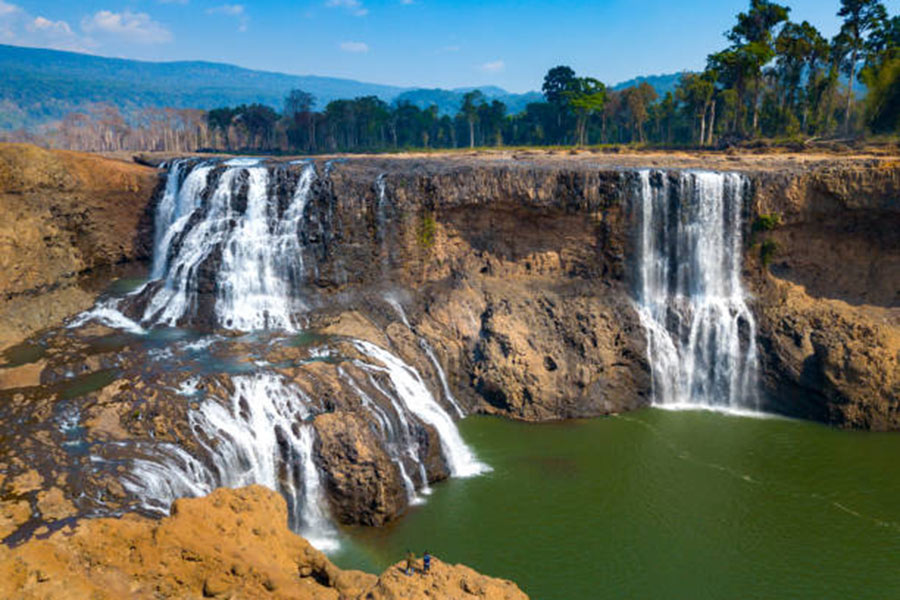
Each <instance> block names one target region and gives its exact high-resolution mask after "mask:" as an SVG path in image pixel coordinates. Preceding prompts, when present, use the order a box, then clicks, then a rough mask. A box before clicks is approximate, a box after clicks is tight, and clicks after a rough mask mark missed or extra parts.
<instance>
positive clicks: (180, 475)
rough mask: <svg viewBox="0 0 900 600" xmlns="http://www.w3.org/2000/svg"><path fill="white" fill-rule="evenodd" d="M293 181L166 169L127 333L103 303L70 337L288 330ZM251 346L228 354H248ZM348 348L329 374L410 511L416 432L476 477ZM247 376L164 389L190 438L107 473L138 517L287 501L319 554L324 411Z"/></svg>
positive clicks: (136, 450)
mask: <svg viewBox="0 0 900 600" xmlns="http://www.w3.org/2000/svg"><path fill="white" fill-rule="evenodd" d="M296 171H299V175H293V174H292V172H291V169H290V168H287V167H284V166H281V165H272V164H269V163H266V162H265V161H261V160H258V159H249V158H241V159H231V160H228V161H224V162H223V161H215V160H207V161H197V160H192V159H185V160H176V161H174V162H173V163H172V164H171V166H170V171H169V179H168V181H167V182H166V186H165V188H164V191H163V193H162V195H161V197H160V201H159V203H158V205H157V210H156V215H155V225H156V230H155V232H154V255H153V267H152V271H151V280H150V282H148V283H147V284H145V286H144V287H142V288H141V289H140V290H137V291H135V292H132V294H130V295H129V296H128V297H127V298H128V299H129V300H130V301H131V303H130V305H129V308H130V310H126V312H128V314H129V315H132V316H135V315H137V317H138V320H139V322H138V321H134V320H131V319H130V318H129V317H127V316H126V315H125V314H124V313H122V312H119V310H118V307H119V304H120V303H123V304H124V303H126V300H125V299H121V298H113V299H108V300H105V301H103V302H101V303H99V304H98V305H97V307H95V308H94V309H93V310H91V311H89V312H86V313H84V314H83V315H81V316H80V317H78V318H77V319H75V320H74V321H73V322H72V323H71V324H70V327H78V326H81V325H83V324H84V323H86V322H87V321H89V320H92V319H93V320H99V321H101V322H104V323H106V324H109V325H111V326H114V327H119V328H122V329H127V330H128V331H130V332H132V333H134V334H147V335H148V336H149V335H150V331H151V330H152V328H153V327H154V326H160V325H162V326H171V327H177V326H180V325H184V324H187V323H191V322H194V320H196V319H201V321H200V322H201V323H203V324H207V323H208V324H210V325H211V326H213V327H221V328H226V329H232V330H237V331H246V332H256V331H263V330H279V331H289V332H295V331H298V330H299V329H300V327H301V325H302V319H304V318H305V314H306V312H307V310H308V306H307V305H306V304H305V303H304V294H303V292H304V283H305V282H304V280H305V278H306V271H305V264H304V252H305V248H304V240H305V239H307V238H308V234H309V232H308V231H306V230H305V229H304V227H305V221H306V220H307V217H306V212H307V211H306V209H307V205H308V202H309V199H310V195H311V193H312V189H313V185H314V183H315V182H316V180H317V177H318V175H317V173H316V169H315V165H314V164H313V163H304V164H303V165H297V167H296V168H294V172H296ZM326 171H327V170H326ZM291 186H292V187H291ZM376 188H377V191H378V197H377V198H376V200H375V201H376V202H377V206H376V210H377V212H378V215H379V219H380V221H381V226H380V227H379V229H380V231H379V236H381V237H380V240H379V242H380V244H381V246H382V248H383V255H385V256H386V254H387V252H388V250H389V248H388V244H387V242H386V240H385V238H384V231H383V226H384V222H383V221H384V213H385V207H386V203H387V199H386V194H385V187H384V178H383V177H379V179H378V180H377V182H376ZM286 190H288V191H286ZM319 233H321V232H319ZM392 306H394V307H395V308H396V309H397V310H398V311H399V314H400V315H401V317H402V319H403V320H404V322H405V323H406V324H407V325H408V326H409V321H408V320H407V319H406V315H405V314H404V313H403V308H402V306H401V305H400V304H399V302H397V301H396V300H393V301H392ZM201 313H203V314H201ZM253 337H254V336H248V337H247V338H244V339H243V340H242V342H241V343H246V344H253V343H255V341H253ZM277 339H278V338H270V339H269V340H268V343H272V342H273V341H275V340H277ZM212 340H218V341H221V342H222V344H223V345H224V346H227V340H228V337H225V336H213V335H212V334H210V335H208V336H207V337H206V338H203V339H201V340H195V341H192V342H191V343H190V347H191V348H196V349H202V348H204V347H206V346H209V344H210V343H211V341H212ZM348 341H349V343H350V344H351V345H352V346H353V347H354V349H355V351H354V352H353V355H354V356H353V357H346V358H344V359H343V360H344V361H346V364H347V365H348V366H347V368H344V367H343V366H337V367H336V371H337V375H338V377H339V379H340V380H341V381H343V382H344V383H345V384H346V387H344V388H343V389H344V390H345V391H346V392H347V393H348V395H349V396H350V397H354V396H355V397H356V398H358V399H359V406H360V407H361V408H360V410H361V411H362V412H364V413H367V414H368V415H371V419H372V420H371V421H370V427H371V431H373V432H374V433H375V434H376V435H377V436H378V443H379V445H380V446H381V447H382V448H383V449H384V450H385V452H386V453H387V455H388V456H389V457H390V459H391V461H392V462H393V463H394V464H395V465H396V466H397V469H398V472H399V475H400V479H401V480H402V483H403V485H404V487H405V489H406V494H407V498H408V500H409V502H410V504H419V503H421V502H423V501H424V499H423V496H424V495H427V494H428V493H430V491H431V490H430V488H429V487H428V485H429V473H428V472H427V470H426V464H425V461H426V459H427V458H428V450H429V449H428V448H427V447H426V446H425V443H426V442H425V441H424V440H427V439H428V437H429V434H428V433H427V432H426V431H425V429H424V427H423V426H425V425H427V426H430V427H431V428H433V430H434V431H436V432H437V438H438V439H437V440H435V442H439V444H440V450H441V453H442V456H443V457H444V460H445V461H446V463H447V466H448V468H449V471H450V473H451V475H454V476H459V477H469V476H473V475H476V474H479V473H482V472H485V471H486V470H488V467H487V466H485V465H484V464H482V463H480V462H479V461H478V460H477V458H476V457H475V455H474V454H473V453H472V451H471V450H470V449H469V448H468V447H467V446H466V444H465V442H464V441H463V440H462V437H461V436H460V434H459V431H458V429H457V428H456V424H455V423H454V421H453V418H452V417H451V415H450V414H449V413H448V412H447V411H446V410H445V409H444V408H443V407H442V406H441V405H440V404H439V403H438V402H437V401H436V400H435V398H434V396H433V395H432V393H431V392H430V391H429V389H428V387H427V385H426V384H425V382H424V381H423V379H422V377H421V376H420V375H419V373H418V372H417V371H416V370H415V369H414V368H413V367H412V366H410V365H408V364H406V363H405V362H403V360H401V359H400V358H399V357H398V356H396V355H394V354H393V353H391V352H390V351H388V350H386V349H384V348H381V347H379V346H376V345H374V344H371V343H370V342H367V341H362V340H343V339H342V340H341V341H339V342H338V343H339V344H343V343H346V342H348ZM420 344H421V348H422V351H423V352H424V353H425V354H426V355H427V356H428V357H429V359H430V360H431V361H432V363H433V364H434V367H435V369H436V371H437V373H438V377H439V379H440V383H441V386H442V387H443V391H444V396H445V397H446V400H447V402H448V403H449V404H450V406H452V409H453V410H455V411H456V413H457V414H459V415H460V416H462V415H463V412H462V409H461V408H460V406H459V405H458V403H457V402H456V399H455V398H454V397H453V395H452V394H451V392H450V389H449V386H448V384H447V380H446V375H445V374H444V372H443V369H442V367H441V365H440V363H439V361H438V360H437V357H436V356H435V354H434V352H433V351H432V349H431V347H430V346H428V344H427V343H426V342H425V341H424V340H421V341H420ZM339 347H340V346H335V347H331V346H326V347H324V348H313V349H310V351H309V352H310V356H311V357H315V356H329V357H334V358H335V359H336V360H338V361H340V360H341V357H340V354H339V352H337V353H336V352H335V350H336V349H337V348H339ZM188 350H189V348H188V345H182V346H180V347H179V346H177V345H169V346H167V347H165V348H162V349H160V348H153V349H150V350H148V351H147V355H148V356H151V354H152V353H156V355H155V356H153V357H152V358H153V359H154V360H155V361H158V362H161V363H166V366H169V365H170V364H171V366H172V368H173V369H179V370H182V369H184V368H185V366H187V365H189V368H191V369H193V368H195V365H194V364H192V363H187V362H180V361H181V358H180V357H181V356H182V355H183V354H181V353H183V352H186V351H188ZM241 351H242V352H244V351H246V350H243V349H242V350H241ZM226 352H227V349H226ZM357 352H358V353H361V354H362V358H360V357H359V356H358V355H357ZM256 365H257V370H256V371H255V372H253V373H252V374H248V373H247V371H243V372H241V373H234V372H229V371H228V370H227V368H226V367H224V366H221V367H219V366H210V365H206V366H205V367H204V368H206V369H210V368H211V369H212V371H213V373H218V372H220V371H219V370H220V369H221V370H224V371H225V372H226V373H229V374H228V379H229V380H230V381H231V383H232V384H233V386H234V387H233V392H232V393H230V395H229V397H227V398H223V397H217V396H216V395H215V394H217V393H218V394H221V392H209V391H207V390H205V389H204V388H203V386H201V385H200V384H199V381H200V380H199V379H198V378H197V377H191V378H189V379H187V380H186V381H182V382H181V383H180V384H176V385H174V386H173V387H172V390H173V391H174V392H175V393H176V394H178V395H181V396H184V397H185V400H186V399H187V398H190V403H191V404H190V407H189V408H188V409H187V412H186V415H187V420H188V424H189V426H190V428H189V430H190V432H191V438H190V439H186V440H182V441H181V444H173V443H168V442H161V441H156V440H153V439H152V435H151V439H149V440H129V441H124V442H117V444H120V445H119V446H116V448H117V450H118V455H119V456H121V457H125V458H124V461H123V460H121V459H119V460H120V464H116V465H115V466H116V467H118V466H121V463H123V462H125V461H127V464H128V469H127V470H126V471H125V472H123V473H121V476H120V477H121V481H122V485H123V487H124V488H125V489H126V490H127V491H128V492H130V493H131V494H132V495H134V496H136V497H137V501H138V502H139V504H140V506H142V507H143V508H144V509H145V510H147V511H153V512H163V513H164V512H167V511H168V510H169V506H170V505H171V503H172V502H173V501H174V500H175V499H177V498H180V497H184V496H198V495H204V494H208V493H209V492H211V491H212V490H213V489H215V488H216V487H220V486H226V487H239V486H245V485H249V484H260V485H264V486H267V487H269V488H271V489H274V490H277V491H279V492H280V493H281V495H282V496H283V497H284V498H285V500H286V501H287V505H288V511H289V518H290V523H291V526H292V528H294V529H295V530H297V531H299V532H300V533H302V534H303V535H304V536H305V537H307V538H308V539H309V540H310V541H311V542H312V543H313V544H314V545H315V546H316V547H317V548H319V549H322V550H333V549H335V548H337V546H338V542H337V537H338V534H337V530H336V528H335V527H334V525H333V524H332V523H331V521H330V518H329V514H328V508H327V500H326V498H325V488H324V486H323V483H322V480H321V474H320V470H319V466H318V465H317V463H316V456H315V451H314V448H315V444H316V430H315V428H314V426H313V423H312V422H313V419H315V417H316V416H317V415H319V414H321V413H322V412H323V411H324V410H326V409H325V407H324V406H323V405H322V403H321V402H319V401H318V399H316V398H314V397H310V396H308V395H307V394H306V393H304V392H303V391H302V390H301V389H300V388H299V387H298V386H296V385H295V384H294V383H292V382H291V381H289V379H287V378H286V377H284V376H283V375H281V374H279V373H277V372H275V371H270V370H266V369H265V366H266V365H267V363H263V362H257V363H256ZM349 365H352V366H353V367H354V368H351V367H350V366H349ZM213 376H215V375H213ZM215 389H219V388H218V387H216V388H215ZM348 405H349V406H353V403H352V402H350V403H348ZM100 454H101V456H95V457H92V458H93V459H95V462H96V464H97V465H98V468H100V467H102V466H103V465H106V467H105V468H107V469H108V468H110V465H111V464H112V463H111V461H109V460H107V459H105V458H103V457H102V452H100ZM117 473H118V471H117Z"/></svg>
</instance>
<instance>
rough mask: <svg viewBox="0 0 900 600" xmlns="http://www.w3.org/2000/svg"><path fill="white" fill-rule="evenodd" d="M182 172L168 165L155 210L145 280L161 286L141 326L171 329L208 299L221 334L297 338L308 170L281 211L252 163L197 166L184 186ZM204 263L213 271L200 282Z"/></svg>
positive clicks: (266, 176)
mask: <svg viewBox="0 0 900 600" xmlns="http://www.w3.org/2000/svg"><path fill="white" fill-rule="evenodd" d="M222 167H224V169H222ZM184 168H185V165H184V164H183V163H181V162H179V161H176V162H175V163H174V164H173V166H172V168H171V171H170V174H169V180H168V181H167V184H166V189H165V192H164V193H163V197H162V199H161V200H160V203H159V206H158V208H157V213H156V219H155V222H156V227H157V230H156V235H155V246H154V255H153V271H152V273H151V277H152V278H153V279H157V280H160V282H161V285H159V286H157V287H156V289H155V291H154V292H153V293H152V295H151V296H150V298H149V300H148V301H147V303H146V307H145V309H144V313H143V317H142V319H141V321H142V323H144V324H161V325H170V326H175V325H177V324H179V323H180V322H181V321H182V320H184V319H185V318H188V317H191V316H193V313H194V312H196V311H197V310H198V309H199V306H200V303H201V295H202V294H203V293H207V294H212V295H213V298H212V301H213V303H214V313H215V321H216V323H217V324H218V325H219V326H221V327H224V328H226V329H235V330H240V331H255V330H259V329H281V330H285V331H296V329H297V326H298V323H297V320H296V319H297V316H296V315H298V314H299V313H301V312H302V311H303V310H304V308H305V306H304V305H303V302H302V294H301V290H300V287H301V285H302V283H303V277H304V263H303V252H302V250H303V248H302V243H301V236H300V233H301V232H300V229H301V227H302V222H303V217H304V211H305V208H306V204H307V200H308V196H309V192H310V189H311V187H312V183H313V182H314V180H315V177H316V173H315V167H314V165H312V164H308V165H306V166H305V167H304V169H303V171H302V172H301V175H300V177H299V179H298V181H297V183H296V186H295V190H294V193H293V195H292V197H291V198H290V200H289V202H288V204H287V206H286V207H285V208H284V210H283V212H279V202H278V199H277V198H276V197H273V195H272V193H273V191H272V190H271V189H270V188H271V187H272V186H270V169H269V167H268V166H266V165H264V164H259V161H257V160H251V159H233V160H230V161H227V162H226V163H224V165H217V164H214V163H201V164H200V165H198V166H195V167H194V168H193V169H191V170H190V172H189V173H188V174H187V176H186V177H184V179H183V181H182V180H181V173H182V170H183V169H184ZM217 169H218V170H219V171H221V172H220V173H219V172H218V171H217ZM214 174H217V179H216V178H215V177H213V175H214ZM211 185H214V186H215V188H214V190H213V191H212V193H211V194H209V192H208V190H207V188H208V186H211ZM207 194H208V195H209V197H208V198H206V195H207ZM207 264H209V265H211V266H214V267H217V268H216V269H215V280H214V281H213V282H208V281H202V280H201V275H202V273H201V272H202V271H203V269H204V268H205V267H206V266H207ZM206 276H207V277H209V275H206ZM210 284H212V285H210ZM210 288H211V291H210Z"/></svg>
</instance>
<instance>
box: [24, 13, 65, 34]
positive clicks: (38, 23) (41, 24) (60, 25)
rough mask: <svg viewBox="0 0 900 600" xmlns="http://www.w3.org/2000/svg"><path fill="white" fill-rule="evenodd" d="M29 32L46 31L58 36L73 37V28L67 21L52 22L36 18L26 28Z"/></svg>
mask: <svg viewBox="0 0 900 600" xmlns="http://www.w3.org/2000/svg"><path fill="white" fill-rule="evenodd" d="M25 28H26V29H27V30H28V31H31V32H36V31H45V32H47V33H52V34H56V35H72V28H71V27H69V24H68V23H66V22H65V21H51V20H50V19H45V18H44V17H35V18H34V20H32V21H30V22H29V23H28V25H26V26H25Z"/></svg>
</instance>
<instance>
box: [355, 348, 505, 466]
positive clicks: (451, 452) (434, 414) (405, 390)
mask: <svg viewBox="0 0 900 600" xmlns="http://www.w3.org/2000/svg"><path fill="white" fill-rule="evenodd" d="M353 345H354V346H356V348H357V349H358V350H359V351H360V352H362V353H363V354H365V355H366V356H368V357H369V358H372V359H374V360H375V361H377V362H378V363H380V364H381V365H382V366H381V367H378V366H373V365H368V368H369V369H374V370H380V371H383V372H385V373H386V374H387V375H388V377H389V378H390V380H391V384H392V385H393V387H394V390H395V391H396V393H397V396H398V397H399V398H400V401H401V402H402V403H403V407H404V408H405V409H406V410H407V411H409V412H410V413H412V414H414V415H415V416H416V417H418V418H419V419H421V420H422V421H423V422H425V423H428V424H429V425H431V426H433V427H434V428H435V429H436V430H437V432H438V436H439V437H440V439H441V449H442V450H443V454H444V458H445V459H446V460H447V466H448V467H450V473H451V474H452V475H454V476H456V477H472V476H474V475H478V474H480V473H484V472H485V471H486V470H487V466H486V465H484V464H483V463H480V462H478V460H477V459H476V458H475V455H474V454H472V451H471V450H469V447H468V446H466V444H465V442H463V440H462V437H460V435H459V430H457V428H456V424H455V423H454V422H453V419H452V418H451V417H450V415H449V414H447V411H445V410H444V409H443V408H441V405H440V404H438V403H437V402H436V401H435V399H434V396H432V395H431V392H429V391H428V387H427V386H426V385H425V382H423V381H422V377H421V376H420V375H419V373H418V372H416V370H415V369H414V368H412V367H411V366H409V365H407V364H406V363H404V362H403V361H401V360H400V359H399V358H397V357H396V356H394V355H393V354H391V353H390V352H388V351H387V350H385V349H383V348H380V347H379V346H376V345H375V344H372V343H370V342H366V341H362V340H354V342H353Z"/></svg>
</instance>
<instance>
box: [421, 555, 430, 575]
mask: <svg viewBox="0 0 900 600" xmlns="http://www.w3.org/2000/svg"><path fill="white" fill-rule="evenodd" d="M430 569H431V554H429V553H428V550H426V551H425V555H424V556H422V572H423V573H427V572H428V571H429V570H430Z"/></svg>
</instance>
